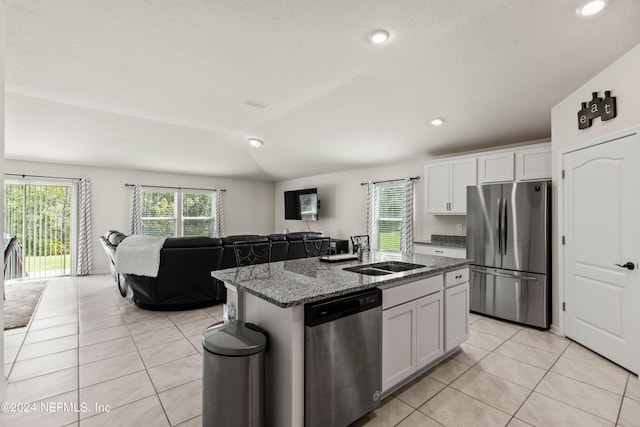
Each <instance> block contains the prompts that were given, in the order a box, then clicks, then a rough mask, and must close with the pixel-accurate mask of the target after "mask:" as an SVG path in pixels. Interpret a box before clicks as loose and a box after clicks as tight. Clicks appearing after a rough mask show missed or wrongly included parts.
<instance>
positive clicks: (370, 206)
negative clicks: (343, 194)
mask: <svg viewBox="0 0 640 427" xmlns="http://www.w3.org/2000/svg"><path fill="white" fill-rule="evenodd" d="M366 221H367V224H366V228H367V234H368V235H369V248H370V249H371V250H377V249H378V188H377V186H376V184H374V183H373V182H369V183H367V218H366Z"/></svg>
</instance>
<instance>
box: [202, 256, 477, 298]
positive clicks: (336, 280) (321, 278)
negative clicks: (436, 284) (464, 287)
mask: <svg viewBox="0 0 640 427" xmlns="http://www.w3.org/2000/svg"><path fill="white" fill-rule="evenodd" d="M382 261H403V262H411V263H415V264H422V265H424V266H425V267H422V268H417V269H414V270H409V271H404V272H400V273H392V274H388V275H384V276H367V275H364V274H358V273H354V272H350V271H344V270H343V268H345V267H353V266H356V265H359V264H370V263H375V262H382ZM468 264H469V261H467V260H464V259H458V258H447V257H440V256H431V255H420V254H397V253H385V252H371V253H365V256H364V259H363V261H362V262H361V263H360V262H358V261H356V260H354V261H346V262H335V263H330V262H322V261H320V260H319V259H318V258H302V259H296V260H290V261H279V262H273V263H270V264H257V265H252V266H247V267H240V268H229V269H226V270H215V271H212V272H211V276H212V277H215V278H216V279H218V280H222V281H223V282H225V283H227V284H229V285H232V286H235V287H237V288H238V289H239V290H244V291H246V292H249V293H251V294H253V295H256V296H258V297H260V298H262V299H264V300H266V301H268V302H270V303H272V304H274V305H277V306H278V307H283V308H284V307H292V306H294V305H300V304H306V303H309V302H313V301H320V300H323V299H327V298H331V297H334V296H339V295H344V294H348V293H351V292H356V291H359V290H363V289H368V288H373V287H376V286H381V285H393V284H394V283H398V284H400V283H402V282H406V281H407V279H419V278H420V277H422V276H424V277H428V276H433V275H435V274H439V273H442V272H445V271H449V270H455V269H456V268H460V267H464V266H466V265H468Z"/></svg>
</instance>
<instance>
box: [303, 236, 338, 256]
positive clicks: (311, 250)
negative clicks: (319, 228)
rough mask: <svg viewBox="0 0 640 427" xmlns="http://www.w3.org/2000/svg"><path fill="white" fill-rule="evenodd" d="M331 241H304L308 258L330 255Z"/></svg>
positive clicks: (324, 239) (325, 238)
mask: <svg viewBox="0 0 640 427" xmlns="http://www.w3.org/2000/svg"><path fill="white" fill-rule="evenodd" d="M330 240H331V239H329V238H328V237H320V238H305V239H302V244H303V245H304V252H305V254H306V256H307V258H312V257H317V256H326V255H329V246H330V243H331V242H330Z"/></svg>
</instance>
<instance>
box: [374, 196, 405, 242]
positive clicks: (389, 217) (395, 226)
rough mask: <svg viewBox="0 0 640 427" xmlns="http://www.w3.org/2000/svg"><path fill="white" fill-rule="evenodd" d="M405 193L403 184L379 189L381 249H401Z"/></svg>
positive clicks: (379, 238) (379, 239)
mask: <svg viewBox="0 0 640 427" xmlns="http://www.w3.org/2000/svg"><path fill="white" fill-rule="evenodd" d="M403 195H404V187H403V186H393V187H380V188H379V189H378V249H379V250H381V251H395V252H399V251H400V238H401V236H402V210H403V206H404V203H403Z"/></svg>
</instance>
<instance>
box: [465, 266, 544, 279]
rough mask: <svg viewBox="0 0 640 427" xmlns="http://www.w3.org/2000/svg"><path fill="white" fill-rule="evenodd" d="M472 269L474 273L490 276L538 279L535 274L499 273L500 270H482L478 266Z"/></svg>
mask: <svg viewBox="0 0 640 427" xmlns="http://www.w3.org/2000/svg"><path fill="white" fill-rule="evenodd" d="M471 271H473V272H474V273H480V274H488V275H490V276H498V277H508V278H509V279H518V280H534V281H535V280H538V278H537V277H535V276H518V275H516V274H506V273H498V272H495V271H489V270H481V269H478V268H472V269H471Z"/></svg>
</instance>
